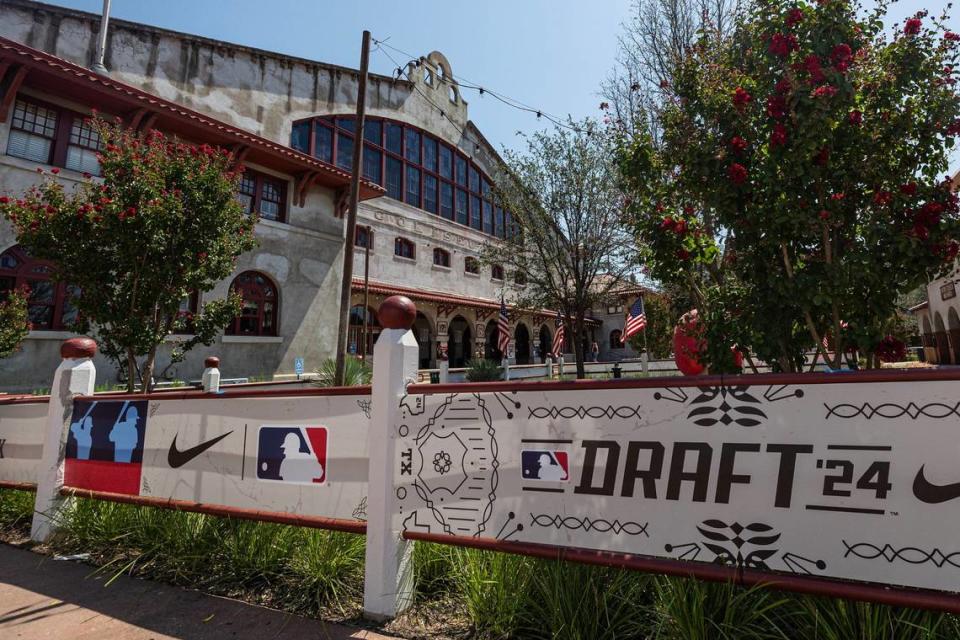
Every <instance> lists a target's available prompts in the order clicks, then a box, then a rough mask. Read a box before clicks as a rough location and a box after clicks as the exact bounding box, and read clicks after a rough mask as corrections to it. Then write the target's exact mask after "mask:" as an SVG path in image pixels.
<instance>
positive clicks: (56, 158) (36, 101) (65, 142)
mask: <svg viewBox="0 0 960 640" xmlns="http://www.w3.org/2000/svg"><path fill="white" fill-rule="evenodd" d="M19 102H24V103H26V104H28V105H32V106H34V107H39V108H41V109H48V110H50V111H53V112H54V113H55V114H56V116H57V123H56V125H55V126H54V131H53V136H52V137H48V136H46V135H44V134H40V133H36V132H34V131H28V130H26V129H24V128H22V127H18V126H16V125H15V124H14V120H15V117H14V116H15V114H16V109H17V103H19ZM10 109H11V115H10V127H9V131H10V132H12V131H22V132H24V133H26V134H28V135H32V136H38V137H41V138H44V139H46V140H49V141H50V151H49V152H48V154H47V158H46V159H45V160H43V161H39V160H34V159H33V158H24V157H23V156H18V155H13V154H11V153H10V135H9V132H8V134H7V146H6V148H5V149H4V151H3V153H4V155H7V156H10V157H11V158H20V159H21V160H27V161H29V162H41V164H45V165H49V166H52V167H59V168H62V169H66V170H67V171H74V172H76V173H83V172H82V171H78V170H77V169H71V168H69V167H67V152H68V151H69V149H70V147H79V148H81V149H87V150H93V151H99V150H100V149H101V148H102V147H103V143H102V142H101V143H100V145H99V147H98V148H97V149H93V148H92V147H89V146H86V145H83V144H74V143H72V142H70V133H71V131H72V130H73V123H74V122H75V121H77V120H80V121H81V125H82V124H83V121H84V120H88V119H90V118H91V117H92V115H88V114H83V113H80V112H79V111H74V110H73V109H70V108H68V107H63V106H60V105H58V104H54V103H52V102H48V101H46V100H43V99H40V98H35V97H33V96H31V95H27V94H24V93H17V95H15V96H14V97H13V104H12V105H11V107H10ZM90 174H91V175H97V176H98V175H100V171H99V169H98V170H97V172H96V173H93V172H90Z"/></svg>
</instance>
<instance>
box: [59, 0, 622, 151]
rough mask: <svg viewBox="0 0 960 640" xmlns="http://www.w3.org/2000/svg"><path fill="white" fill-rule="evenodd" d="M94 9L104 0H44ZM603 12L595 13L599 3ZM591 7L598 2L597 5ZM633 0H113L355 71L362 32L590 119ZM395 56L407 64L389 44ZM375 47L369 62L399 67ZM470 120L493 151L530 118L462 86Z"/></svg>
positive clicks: (530, 100)
mask: <svg viewBox="0 0 960 640" xmlns="http://www.w3.org/2000/svg"><path fill="white" fill-rule="evenodd" d="M48 1H51V2H52V4H58V5H62V6H68V7H72V8H75V9H81V10H84V11H91V12H96V13H99V12H100V10H101V6H102V2H101V0H48ZM601 6H602V7H603V8H602V9H601V8H599V7H601ZM593 7H597V8H593ZM629 8H630V1H629V0H600V1H597V2H588V1H587V0H562V1H561V0H553V1H549V0H475V1H473V2H458V1H456V0H453V1H451V0H445V1H438V0H425V1H424V0H417V1H415V2H397V1H388V0H322V1H317V0H312V1H305V0H269V1H267V2H264V1H262V0H258V1H254V0H162V1H149V2H145V1H144V0H113V2H112V10H111V14H112V15H113V16H114V17H117V18H123V19H127V20H134V21H137V22H145V23H148V24H152V25H156V26H159V27H165V28H168V29H175V30H178V31H184V32H187V33H195V34H199V35H203V36H207V37H211V38H217V39H220V40H227V41H230V42H236V43H239V44H245V45H248V46H254V47H259V48H261V49H267V50H270V51H278V52H282V53H288V54H292V55H296V56H301V57H304V58H310V59H313V60H320V61H323V62H330V63H334V64H339V65H344V66H348V67H353V68H356V67H358V66H359V64H360V39H361V33H362V32H363V30H364V29H369V30H370V31H371V33H372V34H373V37H375V38H379V39H386V38H388V37H389V38H390V40H389V44H391V45H393V46H394V47H397V48H398V49H402V50H404V51H408V52H410V53H413V54H417V55H425V54H427V53H430V52H431V51H433V50H438V51H441V52H442V53H444V54H445V55H446V56H447V58H448V59H449V60H450V64H451V66H452V68H453V73H454V76H463V77H464V78H468V79H470V80H473V81H476V82H478V83H480V84H482V85H485V86H489V87H490V88H491V89H493V90H495V91H497V92H498V93H501V94H505V95H508V96H510V97H512V98H516V99H518V100H520V101H522V102H525V103H527V104H530V105H534V106H536V107H538V108H540V109H542V110H544V111H546V112H548V113H551V114H555V115H560V116H565V115H566V114H568V113H569V114H572V115H573V116H574V117H577V118H580V117H584V116H587V115H597V114H598V113H599V112H598V110H597V107H598V105H599V103H600V98H599V96H598V95H597V93H598V91H599V82H600V80H601V79H602V78H603V77H605V76H606V74H607V72H608V70H609V69H610V67H611V65H612V63H613V59H614V56H615V55H616V35H617V34H618V33H619V32H620V23H621V22H622V21H623V20H625V19H626V18H627V16H628V13H629ZM389 53H390V55H392V56H394V58H396V59H397V60H398V62H401V63H403V62H406V60H402V59H400V58H399V57H398V55H399V54H397V53H395V52H393V51H390V52H389ZM395 66H396V65H394V64H393V63H392V62H390V60H389V59H388V58H387V57H386V56H385V55H384V54H383V53H381V52H375V53H373V54H372V55H371V57H370V69H371V71H375V72H378V73H383V74H390V73H391V72H392V70H393V68H395ZM463 95H464V98H466V100H467V102H468V103H469V113H470V118H471V119H472V120H473V121H474V122H475V123H476V124H477V126H478V127H480V130H481V131H483V133H484V135H485V136H486V137H487V139H488V140H490V141H491V142H492V143H493V144H494V145H495V146H496V147H497V148H498V149H499V148H500V147H501V146H502V145H505V144H506V145H509V146H515V145H516V137H515V133H516V131H517V130H523V131H526V132H530V131H533V130H536V129H538V128H542V127H543V121H540V122H538V121H537V119H536V116H534V115H532V114H527V113H522V112H518V111H515V110H513V109H510V108H508V107H506V106H504V105H503V104H501V103H499V102H497V101H496V100H495V99H493V98H491V97H489V96H486V97H480V96H479V95H478V94H477V92H476V91H469V90H466V91H464V92H463Z"/></svg>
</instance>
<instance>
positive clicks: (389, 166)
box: [290, 67, 512, 238]
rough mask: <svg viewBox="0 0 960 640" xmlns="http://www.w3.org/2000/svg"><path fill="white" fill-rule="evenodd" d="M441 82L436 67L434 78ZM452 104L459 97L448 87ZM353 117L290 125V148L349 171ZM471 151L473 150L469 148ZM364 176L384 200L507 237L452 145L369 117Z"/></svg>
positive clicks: (475, 175) (502, 215)
mask: <svg viewBox="0 0 960 640" xmlns="http://www.w3.org/2000/svg"><path fill="white" fill-rule="evenodd" d="M434 79H435V80H437V81H439V82H443V76H442V75H441V70H440V68H439V67H438V68H437V70H436V76H435V78H434ZM449 92H450V98H451V100H453V101H454V102H457V101H458V100H459V95H458V94H457V90H456V89H455V88H454V87H452V86H451V87H449ZM355 122H356V121H355V118H354V117H353V116H346V115H344V116H321V117H315V118H309V119H307V120H300V121H299V122H295V123H294V124H293V128H292V129H291V132H290V146H291V147H293V148H294V149H296V150H298V151H301V152H303V153H306V154H310V155H312V156H314V157H315V158H319V159H320V160H322V161H324V162H328V163H331V164H335V165H337V166H338V167H340V168H341V169H344V170H345V171H349V170H350V169H351V167H352V164H353V146H354V144H356V139H357V135H356V124H355ZM471 152H472V149H471ZM362 158H363V165H362V169H363V177H364V178H366V179H367V180H369V181H371V182H375V183H376V184H378V185H380V186H382V187H383V188H384V189H386V195H387V197H388V198H393V199H394V200H398V201H400V202H405V203H406V204H408V205H411V206H414V207H417V208H419V209H423V210H424V211H426V212H428V213H432V214H434V215H437V216H440V217H441V218H445V219H447V220H450V221H453V222H458V223H460V224H462V225H464V226H468V227H471V228H473V229H476V230H477V231H481V232H483V233H486V234H488V235H493V236H497V237H500V238H504V237H506V235H507V233H508V232H509V231H510V230H511V228H512V227H511V225H512V222H511V221H512V218H511V216H510V213H509V212H505V211H504V210H503V209H501V208H500V207H497V206H495V203H494V194H493V189H492V187H491V183H490V180H489V178H488V177H487V175H486V174H485V173H484V172H483V171H482V170H481V168H480V167H479V166H478V165H476V164H474V163H473V162H472V161H471V160H470V158H469V157H468V156H467V155H466V154H464V153H462V152H461V151H460V149H458V148H457V147H456V146H454V145H451V144H447V143H446V142H445V141H444V140H442V139H440V138H437V137H435V136H433V135H431V134H430V133H428V132H426V131H424V130H422V129H419V128H417V127H413V126H411V125H408V124H405V123H403V122H398V121H396V120H388V119H385V118H377V117H368V118H366V119H365V120H364V127H363V155H362Z"/></svg>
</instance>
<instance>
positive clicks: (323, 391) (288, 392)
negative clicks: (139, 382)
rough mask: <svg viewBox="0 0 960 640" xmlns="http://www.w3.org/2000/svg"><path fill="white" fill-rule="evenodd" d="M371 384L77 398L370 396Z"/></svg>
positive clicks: (183, 398)
mask: <svg viewBox="0 0 960 640" xmlns="http://www.w3.org/2000/svg"><path fill="white" fill-rule="evenodd" d="M370 391H371V389H370V385H362V386H356V387H318V388H315V389H276V390H272V389H246V390H243V391H230V392H225V393H206V392H204V391H192V390H191V391H155V392H153V393H98V394H96V395H95V396H76V397H75V398H74V399H75V400H84V401H94V400H224V399H227V400H229V399H233V398H294V397H298V396H301V397H308V398H313V397H326V396H369V395H370Z"/></svg>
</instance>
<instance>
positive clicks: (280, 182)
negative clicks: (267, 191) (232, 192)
mask: <svg viewBox="0 0 960 640" xmlns="http://www.w3.org/2000/svg"><path fill="white" fill-rule="evenodd" d="M242 177H250V178H253V182H254V188H253V190H254V196H253V199H252V200H251V201H250V210H249V211H247V213H248V214H250V213H253V212H256V213H257V215H259V219H260V220H270V221H271V222H282V223H286V222H287V203H288V201H289V200H288V198H287V186H288V184H287V182H288V181H287V180H286V179H284V178H278V177H277V176H274V175H271V174H267V173H263V172H261V171H257V170H256V169H250V168H247V169H245V170H244V172H243V176H242ZM241 179H242V178H241ZM265 182H274V183H276V184H277V186H278V187H279V192H280V202H279V203H277V205H278V209H279V215H278V216H277V217H276V218H267V217H264V216H263V215H262V214H261V213H260V207H261V204H262V202H263V200H264V198H263V186H264V183H265ZM240 193H243V192H241V191H238V192H237V194H238V195H239V194H240ZM244 195H249V194H244Z"/></svg>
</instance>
